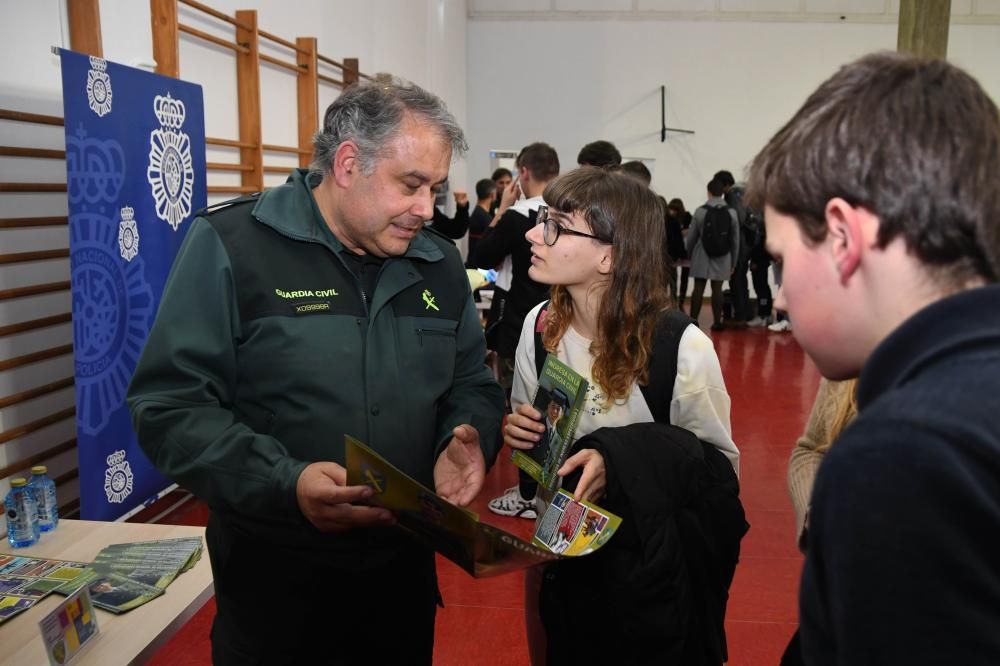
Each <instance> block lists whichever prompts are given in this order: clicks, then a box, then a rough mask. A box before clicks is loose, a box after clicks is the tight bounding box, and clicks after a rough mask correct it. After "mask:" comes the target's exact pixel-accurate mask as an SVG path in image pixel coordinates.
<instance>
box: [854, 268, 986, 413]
mask: <svg viewBox="0 0 1000 666" xmlns="http://www.w3.org/2000/svg"><path fill="white" fill-rule="evenodd" d="M982 349H989V350H996V349H1000V284H993V285H988V286H986V287H979V288H976V289H969V290H967V291H963V292H961V293H958V294H955V295H953V296H948V297H947V298H943V299H941V300H939V301H936V302H934V303H932V304H930V305H928V306H927V307H925V308H924V309H922V310H920V311H919V312H917V313H916V314H914V315H913V316H911V317H910V318H909V319H907V320H906V321H904V322H903V323H902V324H901V325H900V326H899V327H898V328H896V330H894V331H893V332H892V333H890V334H889V336H888V337H887V338H886V339H885V340H883V341H882V342H881V344H879V345H878V346H877V347H876V348H875V351H874V352H872V355H871V356H870V357H869V359H868V362H867V363H865V367H864V369H863V370H862V371H861V377H860V379H859V381H858V409H859V410H863V409H864V408H865V405H868V404H870V403H871V402H872V401H874V400H876V399H877V398H878V397H879V396H880V395H882V394H883V393H885V392H887V391H889V390H891V389H893V388H896V387H898V386H901V385H903V384H905V383H906V382H907V381H908V380H910V379H911V378H913V377H914V376H915V375H917V374H918V373H920V372H922V371H924V370H926V369H927V368H928V367H930V366H932V365H937V364H940V363H947V362H948V361H949V360H951V359H953V358H955V357H956V356H958V355H960V354H961V355H965V354H969V353H976V351H977V350H982ZM942 390H946V389H944V388H942Z"/></svg>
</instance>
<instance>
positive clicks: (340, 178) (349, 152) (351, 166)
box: [333, 140, 361, 187]
mask: <svg viewBox="0 0 1000 666" xmlns="http://www.w3.org/2000/svg"><path fill="white" fill-rule="evenodd" d="M360 175H361V168H360V162H359V161H358V145H357V144H356V143H354V142H353V141H351V140H347V141H344V142H343V143H341V144H340V145H339V146H337V152H335V153H334V154H333V179H334V181H335V182H336V183H337V185H339V186H341V187H347V186H349V185H350V184H351V183H352V182H353V181H354V179H355V178H356V177H358V176H360Z"/></svg>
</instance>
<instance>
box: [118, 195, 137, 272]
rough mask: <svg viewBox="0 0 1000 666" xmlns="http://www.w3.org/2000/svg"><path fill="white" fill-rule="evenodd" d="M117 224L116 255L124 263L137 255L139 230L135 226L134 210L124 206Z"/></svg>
mask: <svg viewBox="0 0 1000 666" xmlns="http://www.w3.org/2000/svg"><path fill="white" fill-rule="evenodd" d="M121 216H122V220H121V222H119V223H118V253H119V254H121V255H122V259H124V260H125V261H132V260H133V259H135V255H137V254H139V228H138V227H137V226H136V224H135V209H134V208H132V207H131V206H125V207H123V208H122V210H121Z"/></svg>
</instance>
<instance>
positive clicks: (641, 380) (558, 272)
mask: <svg viewBox="0 0 1000 666" xmlns="http://www.w3.org/2000/svg"><path fill="white" fill-rule="evenodd" d="M543 198H544V200H545V202H546V204H547V208H546V209H545V210H544V211H540V213H539V218H538V219H539V224H537V225H536V226H534V227H532V228H531V229H530V230H529V231H528V232H527V233H526V234H525V237H526V238H527V239H528V241H529V242H530V243H531V254H532V256H531V267H530V268H529V271H528V274H529V276H530V277H531V278H532V279H533V280H536V281H537V282H540V283H543V284H548V285H550V286H551V290H550V293H551V300H550V301H549V303H548V305H547V306H546V305H545V304H544V303H543V304H540V305H538V306H536V307H535V308H534V309H533V310H532V311H531V312H530V313H529V314H528V316H527V317H526V318H525V322H524V326H523V328H522V331H521V338H520V342H519V344H518V348H517V352H516V356H515V371H514V380H513V388H512V394H511V403H512V407H513V413H512V414H510V416H509V417H508V420H507V425H506V427H505V429H504V441H505V442H506V443H507V444H508V445H509V446H510V447H512V448H515V449H530V448H532V447H533V445H534V443H535V442H537V441H539V437H540V435H541V433H542V432H543V430H544V425H543V423H542V418H543V416H542V414H540V413H539V412H538V411H537V410H535V409H534V408H533V407H532V406H531V402H532V396H533V395H534V393H535V389H536V387H537V384H538V378H537V371H536V364H535V340H536V322H537V320H538V318H539V312H540V311H541V310H542V308H543V307H544V308H545V312H544V320H543V323H542V324H541V325H540V328H541V330H542V333H541V340H542V342H543V344H544V346H545V348H546V350H548V352H549V353H554V354H556V356H557V357H558V358H559V360H560V361H562V362H563V363H565V364H567V365H569V366H570V367H571V368H573V370H575V371H576V372H577V373H579V374H580V375H582V376H583V377H584V378H585V379H587V381H588V383H589V384H590V386H589V388H588V390H587V394H586V397H585V404H584V408H583V412H582V415H581V417H580V420H579V423H578V425H577V429H576V432H575V438H576V439H580V438H582V437H584V436H586V435H588V434H590V433H591V432H593V431H595V430H597V429H598V428H604V427H612V428H613V427H617V426H627V425H630V424H635V423H648V422H652V421H654V418H653V413H654V412H653V411H652V410H651V408H650V406H649V405H647V403H646V400H645V398H644V396H643V393H642V390H641V388H640V384H642V385H646V384H648V383H649V381H650V377H649V374H650V373H649V361H650V356H651V353H652V347H653V337H654V330H655V329H656V327H657V324H658V322H659V321H660V319H661V317H663V316H664V313H665V312H666V311H667V310H668V308H669V302H670V301H669V295H668V293H667V290H666V287H665V285H666V279H665V276H664V271H665V266H664V262H663V253H662V248H663V244H664V233H665V231H664V222H663V220H664V211H663V209H662V205H661V204H660V202H659V199H658V197H657V196H656V195H655V194H654V193H653V192H652V191H651V190H650V189H649V188H648V187H646V186H644V185H642V184H641V183H639V182H637V181H636V180H634V179H633V178H630V177H628V176H626V175H623V174H619V173H614V172H608V171H605V170H602V169H597V168H593V167H583V168H580V169H577V170H575V171H572V172H569V173H567V174H565V175H563V176H561V177H559V178H558V179H556V180H555V181H553V182H552V183H550V184H549V185H548V187H546V189H545V192H544V195H543ZM682 331H683V333H682V334H681V337H680V341H679V344H678V346H677V359H676V360H677V374H676V379H675V381H674V383H673V393H672V396H671V397H670V404H669V418H670V423H671V424H673V425H674V426H679V427H680V428H684V429H686V430H689V431H691V432H692V433H694V434H695V435H696V436H697V437H698V439H700V440H702V441H705V442H708V443H709V444H711V445H713V446H714V447H716V448H717V449H718V450H720V451H721V452H722V453H723V454H724V455H725V456H726V458H727V459H728V460H729V462H730V463H731V464H732V466H733V468H734V469H735V468H736V466H737V464H738V459H739V452H738V451H737V448H736V445H735V443H734V442H733V439H732V434H731V428H730V420H729V411H730V400H729V395H728V393H727V392H726V386H725V382H724V381H723V378H722V370H721V368H720V365H719V359H718V357H717V356H716V354H715V349H714V347H713V345H712V341H711V340H710V339H709V338H708V337H707V336H706V335H705V334H704V333H703V332H702V331H701V330H700V329H699V328H698V327H697V326H690V325H689V326H686V328H682ZM663 407H664V408H665V406H663ZM656 411H657V412H661V413H662V412H665V411H666V410H665V409H663V410H660V409H657V410H656ZM573 472H578V473H579V476H580V479H579V482H578V483H577V485H576V491H575V493H576V496H577V498H579V499H584V500H589V501H594V502H597V503H598V504H600V502H601V500H602V498H603V493H604V489H605V484H606V480H607V479H606V472H607V470H606V465H605V460H604V458H603V457H602V455H601V453H599V452H598V451H597V450H595V449H588V448H584V449H582V450H580V451H579V452H578V453H576V454H574V455H572V456H570V457H569V458H568V459H567V461H566V463H565V464H564V465H563V467H562V468H561V469H560V470H559V474H560V476H563V477H565V476H566V475H568V474H571V473H573ZM539 494H540V495H541V493H539ZM545 499H546V498H544V497H540V498H539V499H538V500H536V501H537V502H539V503H541V502H543V501H544V500H545ZM539 508H544V507H542V506H541V505H540V506H539ZM541 514H542V512H541V511H539V515H541ZM619 536H620V535H619ZM614 545H615V544H614V539H612V541H611V542H610V543H609V544H608V546H606V548H611V547H613V546H614ZM541 578H542V573H541V570H540V569H538V568H536V569H532V570H529V573H528V576H527V579H526V585H527V587H526V589H527V598H526V602H525V611H526V617H527V624H528V639H529V648H530V650H531V654H532V663H534V664H541V663H545V654H546V647H545V643H546V636H545V631H544V630H543V628H542V626H541V624H542V623H541V617H540V615H539V613H538V595H539V591H540V588H541V584H540V582H541ZM600 584H601V585H612V586H613V585H614V581H602V582H600ZM586 616H587V610H586V609H581V616H580V620H581V622H585V621H586ZM605 629H606V628H605V627H602V628H601V629H600V632H601V638H600V640H601V641H602V642H603V641H607V642H609V643H610V644H614V643H615V642H616V639H618V638H620V637H617V636H613V635H610V636H609V635H606V634H605V633H604V632H605ZM569 640H572V639H569ZM576 640H577V641H578V640H579V637H577V639H576ZM562 648H563V646H558V645H550V646H549V650H548V652H549V654H550V655H551V654H557V655H558V654H561V653H562Z"/></svg>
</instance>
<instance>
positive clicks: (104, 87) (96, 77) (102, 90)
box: [87, 56, 111, 118]
mask: <svg viewBox="0 0 1000 666" xmlns="http://www.w3.org/2000/svg"><path fill="white" fill-rule="evenodd" d="M87 102H89V103H90V110H91V111H93V112H94V113H96V114H97V115H98V116H100V117H102V118H103V117H104V116H105V115H107V114H109V113H111V77H109V76H108V63H107V61H106V60H104V58H97V57H95V56H90V71H89V72H87Z"/></svg>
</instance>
